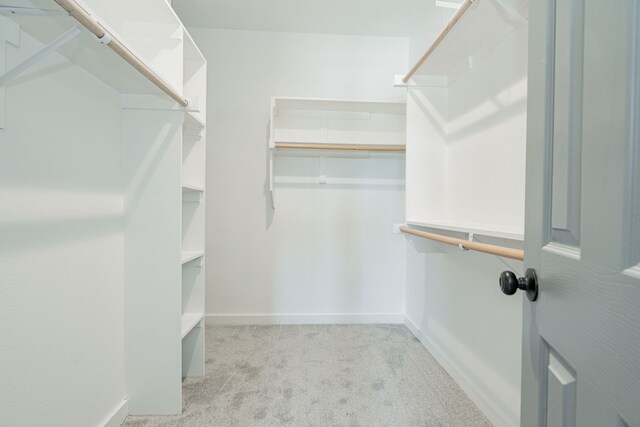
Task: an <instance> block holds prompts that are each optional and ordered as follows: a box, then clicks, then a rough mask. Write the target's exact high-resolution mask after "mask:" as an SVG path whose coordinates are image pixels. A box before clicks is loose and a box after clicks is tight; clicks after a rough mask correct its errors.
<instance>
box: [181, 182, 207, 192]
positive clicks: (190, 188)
mask: <svg viewBox="0 0 640 427" xmlns="http://www.w3.org/2000/svg"><path fill="white" fill-rule="evenodd" d="M182 192H183V193H204V187H202V186H199V185H187V184H183V185H182Z"/></svg>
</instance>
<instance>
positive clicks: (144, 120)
mask: <svg viewBox="0 0 640 427" xmlns="http://www.w3.org/2000/svg"><path fill="white" fill-rule="evenodd" d="M4 6H6V7H5V12H6V11H7V10H9V12H8V15H7V16H9V17H10V18H11V20H12V21H13V22H15V23H16V24H17V25H19V26H20V29H21V30H22V31H24V32H25V33H27V34H29V35H30V36H31V37H33V38H35V39H36V40H38V41H39V42H41V43H43V44H45V45H46V49H47V50H45V52H49V51H55V52H57V53H58V54H60V55H62V56H64V57H66V58H67V59H68V60H69V61H71V62H73V63H74V64H76V65H78V66H79V67H81V68H83V69H85V70H86V71H88V72H89V73H91V74H92V75H94V76H95V77H96V78H97V79H100V80H101V81H103V82H104V83H106V84H107V85H109V86H110V87H112V88H113V89H114V90H115V91H117V92H118V93H119V94H120V96H121V102H122V117H121V119H122V120H121V125H122V141H114V144H118V143H121V144H122V178H123V192H122V195H121V196H122V217H123V221H122V237H123V245H122V251H123V253H122V254H121V256H122V260H123V263H122V264H123V281H124V286H123V294H124V304H123V315H124V319H125V321H124V325H125V326H124V342H125V344H124V365H125V378H126V391H127V396H128V409H129V412H130V413H131V414H134V415H142V414H143V415H164V414H179V413H180V412H181V411H182V379H183V378H184V377H187V376H202V375H204V321H203V319H204V303H205V299H204V294H205V283H204V222H205V212H204V209H205V154H206V147H205V144H206V141H205V117H206V75H207V69H206V61H205V59H204V57H203V55H202V53H201V52H200V51H199V50H198V48H197V46H196V45H195V43H194V42H193V39H192V38H191V36H190V35H189V34H188V33H187V31H186V30H185V28H184V26H183V25H182V23H181V22H180V19H179V18H178V16H177V15H176V14H175V12H174V11H173V9H172V8H171V6H170V4H169V3H168V2H167V1H164V0H160V1H158V0H140V1H139V2H136V7H131V2H130V1H128V0H51V1H46V0H41V1H33V0H7V1H5V2H4ZM0 32H1V31H0ZM59 39H61V40H63V41H64V43H62V42H54V43H52V40H59ZM103 44H104V45H103ZM105 45H106V46H105ZM40 57H41V56H39V55H37V54H36V55H34V56H33V57H31V58H28V59H27V60H26V61H25V62H24V63H23V64H20V67H19V68H20V69H21V70H23V71H24V69H27V68H28V67H29V66H30V64H31V62H30V61H31V60H32V59H33V58H36V59H34V61H36V60H37V59H38V58H40ZM25 63H26V64H27V65H26V66H25V65H24V64H25ZM23 67H24V68H23ZM60 114H65V112H64V111H63V110H61V111H60ZM118 196H119V195H118ZM114 197H115V195H114ZM116 199H117V197H116Z"/></svg>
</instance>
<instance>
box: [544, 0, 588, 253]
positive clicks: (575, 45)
mask: <svg viewBox="0 0 640 427" xmlns="http://www.w3.org/2000/svg"><path fill="white" fill-rule="evenodd" d="M555 21H556V25H555V28H554V34H555V37H554V38H555V40H554V42H555V43H554V58H553V61H554V63H555V67H554V70H553V79H554V84H553V142H552V143H553V153H552V165H553V166H552V167H553V176H552V196H551V197H552V203H551V206H552V211H551V227H552V232H551V237H552V239H553V241H555V242H560V243H564V244H567V245H573V246H578V245H579V243H580V188H581V166H582V163H581V156H582V135H581V134H582V108H581V106H582V63H583V48H582V33H583V31H584V10H583V5H582V2H581V1H580V0H571V1H560V2H557V3H556V5H555Z"/></svg>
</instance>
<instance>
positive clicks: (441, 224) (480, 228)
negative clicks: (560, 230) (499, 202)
mask: <svg viewBox="0 0 640 427" xmlns="http://www.w3.org/2000/svg"><path fill="white" fill-rule="evenodd" d="M407 224H408V225H414V226H418V227H425V228H435V229H438V230H447V231H457V232H460V233H473V234H478V235H481V236H490V237H498V238H502V239H509V240H518V241H524V230H523V229H521V228H518V227H503V226H498V225H493V224H474V223H463V222H450V221H412V220H407Z"/></svg>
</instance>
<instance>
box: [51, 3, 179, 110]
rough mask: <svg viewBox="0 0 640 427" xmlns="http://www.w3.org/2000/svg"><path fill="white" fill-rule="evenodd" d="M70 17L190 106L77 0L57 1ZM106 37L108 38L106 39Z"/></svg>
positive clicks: (149, 78) (148, 77)
mask: <svg viewBox="0 0 640 427" xmlns="http://www.w3.org/2000/svg"><path fill="white" fill-rule="evenodd" d="M55 2H56V3H58V4H59V5H60V7H62V8H63V9H64V10H66V11H67V12H68V13H69V15H71V16H73V17H74V18H75V19H76V20H77V21H78V22H79V23H80V24H82V26H84V27H85V28H86V29H87V30H89V31H90V32H91V33H92V34H93V35H94V36H96V37H97V38H98V39H101V41H103V43H104V44H106V45H107V46H109V47H110V48H111V50H113V51H114V52H115V53H117V54H118V55H119V56H120V57H121V58H122V59H124V60H125V61H127V62H128V63H129V64H130V65H131V66H132V67H133V68H135V69H136V70H138V71H139V72H140V74H142V75H143V76H145V77H146V78H147V79H148V80H149V81H151V82H152V83H153V84H155V85H156V86H158V87H159V88H160V89H161V90H162V91H163V92H164V93H166V94H167V95H169V97H171V99H173V100H174V101H176V102H177V103H178V104H180V105H182V106H183V107H188V106H189V100H188V99H186V98H184V97H183V96H182V95H180V94H179V93H178V91H177V90H176V89H174V88H173V87H172V86H171V85H169V84H168V83H167V82H165V81H164V80H163V79H162V78H161V77H160V76H158V75H157V74H156V73H155V72H154V71H153V70H152V69H151V68H149V66H148V65H147V64H145V63H144V62H143V61H142V60H141V59H140V58H138V57H137V56H136V55H135V54H134V53H133V52H131V51H130V50H129V49H128V48H127V47H126V46H125V45H123V44H122V42H120V40H118V39H117V38H115V37H113V35H112V34H110V33H109V32H108V31H107V30H106V29H105V28H104V27H103V26H102V24H100V23H99V22H98V21H97V20H96V19H95V18H94V17H92V16H91V14H90V13H89V12H87V11H86V10H84V9H83V8H82V7H81V6H80V5H79V4H78V3H76V2H75V0H55ZM105 37H106V38H105Z"/></svg>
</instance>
